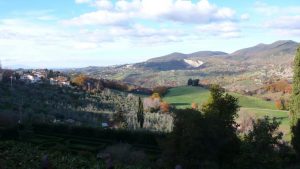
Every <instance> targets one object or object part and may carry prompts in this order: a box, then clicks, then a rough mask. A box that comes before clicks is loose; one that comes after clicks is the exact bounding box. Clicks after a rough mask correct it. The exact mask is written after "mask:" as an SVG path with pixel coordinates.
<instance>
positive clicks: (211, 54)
mask: <svg viewBox="0 0 300 169" xmlns="http://www.w3.org/2000/svg"><path fill="white" fill-rule="evenodd" d="M224 55H227V53H225V52H220V51H199V52H195V53H190V54H183V53H178V52H175V53H171V54H168V55H165V56H161V57H157V58H152V59H149V60H148V61H147V62H168V61H174V60H184V59H190V58H194V59H195V58H197V59H201V58H207V57H218V56H224Z"/></svg>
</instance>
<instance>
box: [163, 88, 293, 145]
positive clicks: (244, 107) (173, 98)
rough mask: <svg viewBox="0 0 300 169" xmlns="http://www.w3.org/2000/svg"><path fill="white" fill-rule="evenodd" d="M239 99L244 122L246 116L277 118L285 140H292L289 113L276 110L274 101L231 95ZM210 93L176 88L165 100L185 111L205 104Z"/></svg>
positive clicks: (240, 114) (198, 89)
mask: <svg viewBox="0 0 300 169" xmlns="http://www.w3.org/2000/svg"><path fill="white" fill-rule="evenodd" d="M230 94H231V95H233V96H234V97H236V98H238V99H239V105H240V106H241V108H240V112H239V118H238V119H237V121H240V120H242V118H244V117H245V116H251V117H255V118H261V117H264V116H269V117H275V118H277V119H278V120H280V121H281V123H282V124H281V126H280V130H281V131H282V132H283V133H284V138H285V139H287V140H289V139H290V122H289V115H288V111H282V110H276V108H275V104H274V102H272V101H265V100H262V99H260V98H256V97H251V96H244V95H241V94H237V93H230ZM209 95H210V93H209V91H208V90H207V89H204V88H201V87H188V86H182V87H176V88H172V89H170V90H169V92H168V93H167V95H166V96H165V97H164V98H163V99H164V100H165V101H167V102H168V103H170V104H172V105H174V106H176V108H180V109H184V108H191V104H192V103H197V104H198V105H199V106H201V104H203V103H205V102H206V101H207V99H208V98H209Z"/></svg>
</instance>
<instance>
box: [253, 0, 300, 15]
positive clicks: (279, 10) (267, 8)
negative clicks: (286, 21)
mask: <svg viewBox="0 0 300 169" xmlns="http://www.w3.org/2000/svg"><path fill="white" fill-rule="evenodd" d="M254 9H255V10H256V11H257V12H259V13H260V14H263V15H267V16H274V15H290V14H300V6H275V5H269V4H267V3H265V2H262V1H257V2H255V4H254Z"/></svg>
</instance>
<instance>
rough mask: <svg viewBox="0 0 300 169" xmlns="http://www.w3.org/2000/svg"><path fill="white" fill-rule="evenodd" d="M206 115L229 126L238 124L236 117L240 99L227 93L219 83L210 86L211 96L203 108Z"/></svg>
mask: <svg viewBox="0 0 300 169" xmlns="http://www.w3.org/2000/svg"><path fill="white" fill-rule="evenodd" d="M201 110H202V111H203V112H204V113H205V114H206V116H208V117H212V118H215V119H218V120H221V121H223V122H224V125H226V126H227V127H229V128H230V127H232V126H235V125H236V122H235V118H236V117H237V112H238V110H239V105H238V99H237V98H235V97H233V96H231V95H229V94H227V93H225V90H224V89H223V88H221V87H220V86H218V85H212V86H211V87H210V98H209V100H208V101H207V103H206V104H204V105H203V106H202V109H201Z"/></svg>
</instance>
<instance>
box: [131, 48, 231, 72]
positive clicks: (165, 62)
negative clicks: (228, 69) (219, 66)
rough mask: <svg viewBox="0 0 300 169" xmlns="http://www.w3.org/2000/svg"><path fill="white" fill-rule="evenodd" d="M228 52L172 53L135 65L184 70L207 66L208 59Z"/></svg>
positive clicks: (156, 68)
mask: <svg viewBox="0 0 300 169" xmlns="http://www.w3.org/2000/svg"><path fill="white" fill-rule="evenodd" d="M227 55H228V54H227V53H225V52H220V51H199V52H195V53H190V54H183V53H178V52H175V53H171V54H169V55H165V56H161V57H157V58H153V59H149V60H148V61H146V62H143V63H139V64H136V65H135V66H138V67H144V68H147V69H154V70H161V71H162V70H184V69H195V68H199V67H201V66H205V63H206V61H207V59H209V58H219V57H221V56H227Z"/></svg>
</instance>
